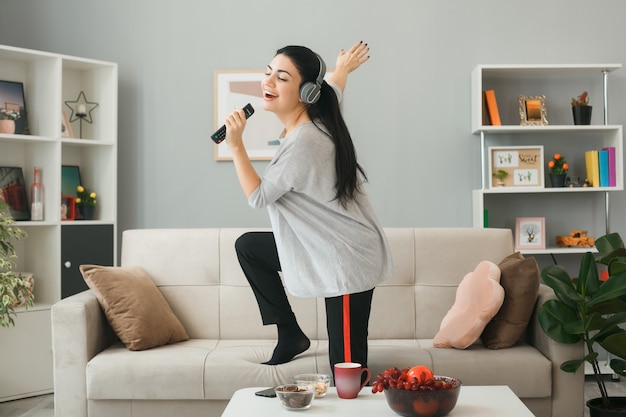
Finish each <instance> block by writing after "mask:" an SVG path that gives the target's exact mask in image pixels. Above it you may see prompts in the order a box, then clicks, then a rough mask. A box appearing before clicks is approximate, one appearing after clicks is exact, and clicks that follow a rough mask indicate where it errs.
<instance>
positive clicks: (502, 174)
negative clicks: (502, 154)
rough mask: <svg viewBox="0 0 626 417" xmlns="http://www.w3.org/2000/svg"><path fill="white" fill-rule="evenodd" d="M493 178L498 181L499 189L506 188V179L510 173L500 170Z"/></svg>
mask: <svg viewBox="0 0 626 417" xmlns="http://www.w3.org/2000/svg"><path fill="white" fill-rule="evenodd" d="M493 176H494V177H495V178H497V179H498V183H497V185H498V187H504V179H505V178H506V177H508V176H509V173H508V172H506V171H505V170H503V169H499V170H497V171H496V172H494V173H493Z"/></svg>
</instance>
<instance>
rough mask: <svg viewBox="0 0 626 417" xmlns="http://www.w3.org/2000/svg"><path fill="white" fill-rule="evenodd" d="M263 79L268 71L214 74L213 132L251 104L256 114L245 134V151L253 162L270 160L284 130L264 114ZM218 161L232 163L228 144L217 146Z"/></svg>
mask: <svg viewBox="0 0 626 417" xmlns="http://www.w3.org/2000/svg"><path fill="white" fill-rule="evenodd" d="M264 77H265V71H264V70H261V69H259V70H226V71H221V70H218V71H215V103H214V109H215V118H214V120H215V125H214V126H213V127H214V129H213V130H217V129H218V128H219V127H220V126H222V125H223V124H224V120H225V119H226V117H227V116H228V115H229V114H230V113H231V112H232V111H233V109H241V108H243V107H244V106H245V105H246V104H248V103H250V104H252V107H253V108H254V109H255V113H254V115H253V116H252V117H250V119H248V122H247V124H246V130H245V131H244V134H243V135H244V137H243V140H244V143H245V145H246V150H247V151H248V155H249V156H250V159H252V160H271V159H272V157H273V156H274V153H275V152H276V150H277V149H278V146H279V145H280V142H279V140H278V138H279V136H280V134H281V132H282V130H283V126H282V124H281V123H280V121H279V120H278V118H277V117H276V116H275V115H274V114H273V113H270V112H266V111H262V110H263V92H262V91H261V81H262V80H263V78H264ZM208 134H210V133H208ZM208 134H207V135H208ZM215 159H216V160H218V161H229V160H232V154H231V153H230V149H229V148H228V145H227V144H226V143H224V142H222V143H220V144H219V145H217V144H216V145H215Z"/></svg>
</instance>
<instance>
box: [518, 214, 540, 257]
mask: <svg viewBox="0 0 626 417" xmlns="http://www.w3.org/2000/svg"><path fill="white" fill-rule="evenodd" d="M545 248H546V219H545V217H518V218H517V219H515V249H516V250H519V249H545Z"/></svg>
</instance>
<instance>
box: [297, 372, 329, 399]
mask: <svg viewBox="0 0 626 417" xmlns="http://www.w3.org/2000/svg"><path fill="white" fill-rule="evenodd" d="M293 382H295V383H296V384H299V385H312V386H313V388H314V389H315V398H322V397H323V396H325V395H326V391H328V387H329V386H330V375H326V374H298V375H296V376H294V377H293Z"/></svg>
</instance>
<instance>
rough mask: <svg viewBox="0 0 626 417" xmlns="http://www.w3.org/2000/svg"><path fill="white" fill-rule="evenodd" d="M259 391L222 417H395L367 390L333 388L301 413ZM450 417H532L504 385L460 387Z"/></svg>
mask: <svg viewBox="0 0 626 417" xmlns="http://www.w3.org/2000/svg"><path fill="white" fill-rule="evenodd" d="M261 389H263V388H261V387H257V388H243V389H240V390H239V391H237V392H235V394H234V395H233V397H232V398H231V400H230V402H229V403H228V405H227V406H226V409H225V410H224V413H223V414H222V417H241V416H256V417H276V416H289V417H294V416H295V415H300V414H302V417H314V416H324V417H328V416H350V415H358V416H361V417H363V416H376V417H384V416H389V417H393V416H397V414H396V413H395V412H393V411H392V410H391V409H390V408H389V406H388V405H387V401H386V400H385V395H384V394H383V393H378V394H372V389H371V388H370V387H365V388H363V389H362V390H361V392H360V393H359V396H358V397H357V398H355V399H351V400H344V399H341V398H339V397H337V391H336V390H335V388H334V387H331V388H329V389H328V393H327V394H326V396H325V397H323V398H319V399H315V400H313V404H311V408H309V409H308V410H304V411H290V410H287V409H285V408H283V407H282V406H281V405H280V401H278V399H277V398H265V397H258V396H256V395H254V393H255V392H256V391H259V390H261ZM448 415H449V416H450V417H473V416H475V417H502V416H507V417H534V416H533V413H531V412H530V410H529V409H528V408H526V406H525V405H524V403H523V402H522V401H521V400H520V399H519V398H517V396H516V395H515V394H514V393H513V391H511V389H510V388H509V387H508V386H505V385H494V386H481V387H479V386H468V387H466V386H463V387H461V394H460V395H459V400H458V402H457V404H456V407H455V408H454V410H452V411H451V412H450V414H448Z"/></svg>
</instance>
